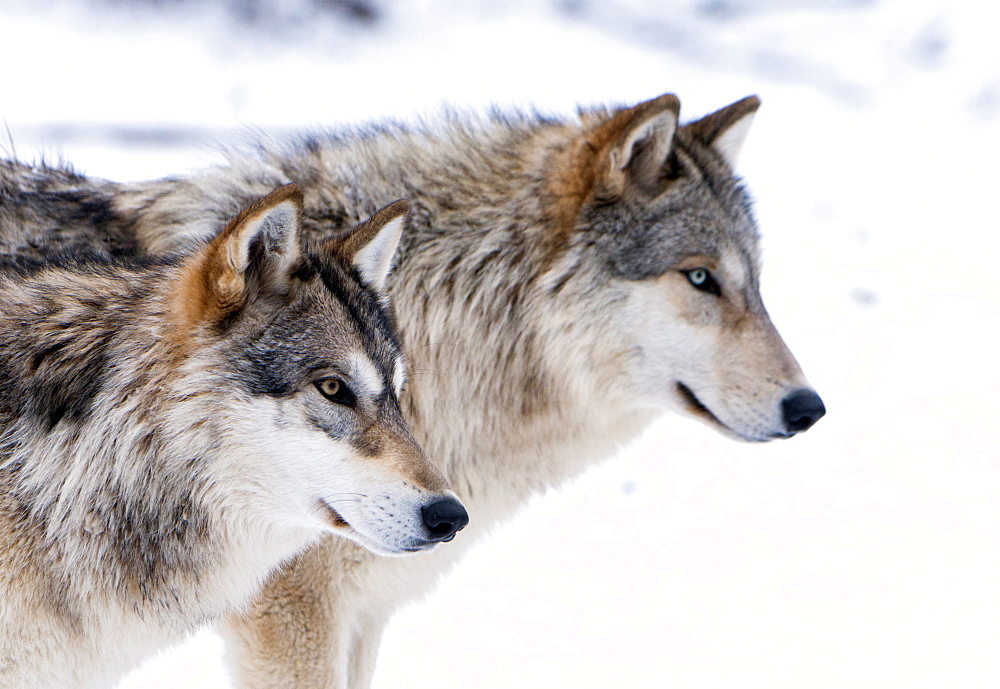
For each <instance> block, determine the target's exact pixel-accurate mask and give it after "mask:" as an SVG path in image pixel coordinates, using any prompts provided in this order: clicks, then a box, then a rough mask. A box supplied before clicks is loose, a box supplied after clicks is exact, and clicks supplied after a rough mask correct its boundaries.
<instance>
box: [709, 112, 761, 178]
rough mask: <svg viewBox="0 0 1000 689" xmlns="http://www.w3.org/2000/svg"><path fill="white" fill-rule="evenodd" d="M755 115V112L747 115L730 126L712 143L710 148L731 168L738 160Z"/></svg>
mask: <svg viewBox="0 0 1000 689" xmlns="http://www.w3.org/2000/svg"><path fill="white" fill-rule="evenodd" d="M756 114H757V113H756V112H751V113H747V114H746V115H744V116H743V117H741V118H740V119H739V120H737V121H736V122H734V123H733V124H731V125H730V126H729V127H728V128H727V129H726V130H725V131H724V132H722V134H720V135H719V136H717V137H716V138H715V140H714V141H713V142H712V148H714V149H715V150H716V151H718V152H719V155H721V156H722V158H723V160H725V161H726V163H728V164H729V167H731V168H735V167H736V161H737V160H738V159H739V156H740V151H742V150H743V144H744V142H745V141H746V138H747V134H748V133H749V132H750V125H752V124H753V119H754V117H755V116H756Z"/></svg>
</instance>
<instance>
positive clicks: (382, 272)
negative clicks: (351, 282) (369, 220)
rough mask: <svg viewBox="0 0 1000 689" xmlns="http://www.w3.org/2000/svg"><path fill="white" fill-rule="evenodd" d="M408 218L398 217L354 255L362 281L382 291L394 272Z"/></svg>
mask: <svg viewBox="0 0 1000 689" xmlns="http://www.w3.org/2000/svg"><path fill="white" fill-rule="evenodd" d="M405 219H406V216H403V215H401V216H398V217H396V218H393V219H392V220H390V221H389V222H387V223H386V224H385V225H384V226H383V227H382V229H381V230H379V232H378V234H377V235H375V237H374V239H372V240H371V241H370V242H368V244H366V245H365V246H364V247H363V248H362V249H360V250H359V251H358V252H357V253H356V254H355V255H354V265H355V267H357V269H358V272H359V273H360V274H361V278H362V280H364V281H365V283H366V284H368V285H370V286H371V287H373V288H375V289H377V290H381V289H383V288H384V287H385V279H386V278H387V277H388V276H389V271H391V270H392V259H393V257H394V256H395V254H396V247H397V246H398V245H399V238H400V236H401V235H402V232H403V223H404V221H405Z"/></svg>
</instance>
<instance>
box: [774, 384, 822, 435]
mask: <svg viewBox="0 0 1000 689" xmlns="http://www.w3.org/2000/svg"><path fill="white" fill-rule="evenodd" d="M824 414H826V407H825V406H824V405H823V400H822V399H820V396H819V395H817V394H816V393H815V392H814V391H813V390H809V389H808V388H802V389H801V390H796V391H794V392H791V393H789V394H788V395H787V396H786V397H785V398H784V399H783V400H781V415H782V419H783V420H784V422H785V428H786V429H787V430H788V432H789V433H799V432H801V431H804V430H806V429H807V428H810V427H811V426H812V425H813V424H814V423H816V422H817V421H819V420H820V419H821V418H823V415H824Z"/></svg>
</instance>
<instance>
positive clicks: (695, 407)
mask: <svg viewBox="0 0 1000 689" xmlns="http://www.w3.org/2000/svg"><path fill="white" fill-rule="evenodd" d="M677 391H678V392H679V393H680V395H681V399H683V400H684V404H685V406H686V407H687V411H688V412H689V413H690V414H691V415H693V416H697V417H700V418H701V419H703V420H705V421H709V422H711V423H712V424H714V425H716V426H719V427H720V428H722V429H724V430H726V431H728V432H730V433H733V432H734V431H733V429H731V428H730V427H729V426H727V425H726V424H724V423H722V421H720V420H719V417H717V416H716V415H715V414H713V413H712V412H711V410H710V409H709V408H708V407H706V406H705V405H704V403H703V402H702V401H701V400H700V399H698V397H697V395H695V394H694V393H693V392H692V391H691V388H689V387H688V386H687V385H685V384H684V383H682V382H680V381H677Z"/></svg>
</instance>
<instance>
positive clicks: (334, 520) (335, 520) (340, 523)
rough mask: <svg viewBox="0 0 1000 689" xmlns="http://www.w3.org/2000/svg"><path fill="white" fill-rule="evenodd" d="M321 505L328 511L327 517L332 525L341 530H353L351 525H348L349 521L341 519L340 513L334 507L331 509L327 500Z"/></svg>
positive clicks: (322, 501)
mask: <svg viewBox="0 0 1000 689" xmlns="http://www.w3.org/2000/svg"><path fill="white" fill-rule="evenodd" d="M320 503H321V504H322V505H323V508H324V509H325V510H326V515H327V517H329V519H330V523H331V524H332V525H333V526H334V527H336V528H339V529H349V528H351V525H350V524H349V523H348V521H347V520H346V519H344V518H343V517H341V516H340V513H339V512H338V511H337V510H335V509H333V508H332V507H330V505H329V503H327V502H326V501H325V500H320Z"/></svg>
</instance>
